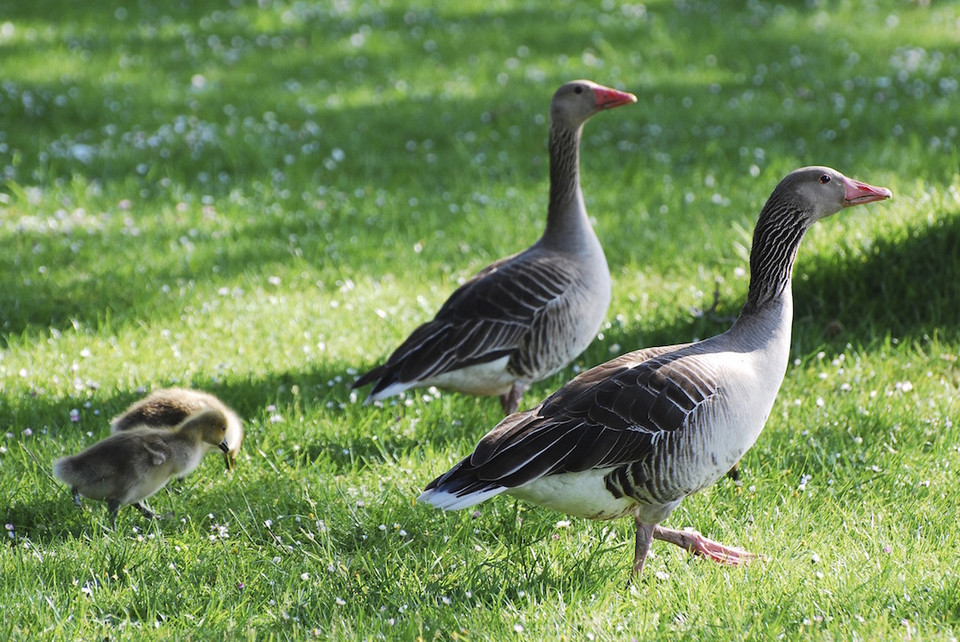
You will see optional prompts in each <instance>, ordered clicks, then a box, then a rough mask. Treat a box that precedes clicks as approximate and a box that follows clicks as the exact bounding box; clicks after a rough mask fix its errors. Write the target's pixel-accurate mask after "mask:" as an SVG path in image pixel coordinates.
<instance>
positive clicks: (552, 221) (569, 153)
mask: <svg viewBox="0 0 960 642" xmlns="http://www.w3.org/2000/svg"><path fill="white" fill-rule="evenodd" d="M582 132H583V125H580V126H579V127H577V128H576V129H570V128H568V127H561V126H557V125H554V124H553V123H551V125H550V202H549V205H548V207H547V229H546V231H545V232H544V237H550V238H556V239H564V238H568V237H569V236H570V235H571V234H572V235H575V236H576V235H577V234H576V232H577V230H578V229H579V228H580V227H581V226H582V223H583V222H582V221H581V220H579V219H581V218H582V219H584V221H585V220H586V208H585V207H584V204H583V194H582V193H581V192H580V136H581V133H582Z"/></svg>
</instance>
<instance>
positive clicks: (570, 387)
mask: <svg viewBox="0 0 960 642" xmlns="http://www.w3.org/2000/svg"><path fill="white" fill-rule="evenodd" d="M890 195H891V194H890V190H888V189H885V188H880V187H873V186H870V185H867V184H865V183H860V182H858V181H854V180H851V179H849V178H847V177H845V176H844V175H843V174H841V173H840V172H837V171H835V170H833V169H829V168H827V167H805V168H802V169H798V170H796V171H794V172H791V173H790V174H788V175H787V176H786V178H784V179H783V180H782V181H781V182H780V184H779V185H777V187H776V189H775V190H774V191H773V193H772V194H771V196H770V198H769V199H768V200H767V202H766V205H764V207H763V211H762V212H761V213H760V218H759V220H758V221H757V226H756V229H755V231H754V236H753V249H752V252H751V254H750V287H749V293H748V295H747V302H746V304H745V305H744V307H743V309H742V311H741V313H740V316H739V317H738V318H737V320H736V321H735V322H734V323H733V326H732V327H731V328H730V329H729V330H727V331H726V332H724V333H722V334H720V335H717V336H715V337H712V338H709V339H706V340H703V341H700V342H697V343H688V344H682V345H673V346H666V347H656V348H647V349H643V350H638V351H636V352H631V353H628V354H625V355H622V356H620V357H617V358H616V359H613V360H612V361H608V362H607V363H604V364H602V365H599V366H597V367H595V368H592V369H590V370H588V371H586V372H584V373H582V374H580V375H579V376H577V377H576V378H575V379H573V380H572V381H570V382H569V383H568V384H566V385H565V386H563V387H562V388H560V389H559V390H558V391H557V392H556V393H554V394H553V395H552V396H550V397H549V398H548V399H547V400H546V401H544V402H543V403H542V404H540V405H539V406H537V407H536V408H534V409H532V410H528V411H525V412H520V413H516V414H513V415H510V416H509V417H506V418H505V419H504V420H503V421H501V422H500V424H499V425H498V426H497V427H496V428H494V429H493V430H492V431H490V432H489V433H488V434H487V435H486V436H484V437H483V438H482V439H481V440H480V443H479V444H478V445H477V447H476V449H475V450H474V451H473V453H472V454H470V455H469V456H467V457H466V458H465V459H463V460H462V461H461V462H460V463H458V464H457V465H456V466H454V467H453V468H452V469H451V470H450V471H449V472H447V473H445V474H444V475H442V476H440V477H438V478H437V479H435V480H434V481H432V482H430V484H428V485H427V487H426V489H425V490H424V492H423V494H422V495H421V496H420V497H419V500H420V501H423V502H427V503H429V504H432V505H434V506H437V507H439V508H444V509H448V510H453V509H460V508H465V507H467V506H471V505H473V504H476V503H477V502H480V501H482V500H484V499H487V498H488V497H492V496H494V495H497V494H499V493H504V492H505V493H508V494H510V495H513V496H515V497H518V498H520V499H523V500H526V501H530V502H533V503H535V504H539V505H542V506H546V507H548V508H552V509H554V510H558V511H562V512H564V513H568V514H570V515H575V516H579V517H586V518H590V519H613V518H617V517H621V516H626V515H632V516H633V518H634V521H635V522H636V527H637V539H636V550H635V554H634V560H633V572H632V573H631V578H632V577H634V576H635V575H637V574H639V573H640V572H641V570H642V569H643V562H644V559H645V558H646V555H647V551H648V550H649V548H650V544H651V542H652V540H653V539H654V538H656V539H661V540H664V541H668V542H672V543H674V544H677V545H679V546H682V547H683V548H685V549H687V550H688V551H690V552H692V553H695V554H700V555H704V556H707V557H709V558H711V559H713V560H715V561H718V562H725V563H730V564H738V563H740V562H741V561H745V560H748V559H750V558H751V557H753V555H752V554H750V553H748V552H746V551H743V550H741V549H738V548H732V547H727V546H724V545H722V544H720V543H718V542H714V541H711V540H709V539H707V538H705V537H703V536H702V535H700V534H699V533H696V532H692V531H679V530H672V529H667V528H664V527H662V526H660V522H662V521H663V520H665V519H666V518H667V516H668V515H670V513H671V512H672V511H673V510H674V509H675V508H677V506H678V505H679V504H680V502H681V500H682V499H683V498H684V497H686V496H688V495H690V494H692V493H695V492H697V491H698V490H701V489H703V488H705V487H706V486H709V485H710V484H712V483H714V482H715V481H717V480H718V479H720V478H721V477H722V476H723V475H724V474H725V473H726V472H727V471H728V470H730V468H731V466H733V464H735V463H736V462H737V461H738V460H739V459H740V457H741V456H742V455H743V454H744V453H745V452H746V451H747V449H749V448H750V446H752V445H753V443H754V441H755V440H756V439H757V436H758V435H759V434H760V431H761V429H762V428H763V425H764V423H765V422H766V420H767V416H768V415H769V414H770V410H771V408H772V407H773V402H774V399H776V396H777V392H778V391H779V389H780V384H781V383H782V381H783V377H784V374H785V372H786V368H787V361H788V356H789V350H790V330H791V323H792V317H793V297H792V294H791V275H792V271H793V262H794V258H795V257H796V253H797V248H798V247H799V245H800V240H801V239H802V238H803V235H804V233H805V232H806V231H807V229H808V228H809V227H810V226H811V225H813V223H815V222H816V221H818V220H819V219H821V218H824V217H826V216H830V215H831V214H834V213H836V212H838V211H839V210H841V209H843V208H845V207H849V206H852V205H859V204H861V203H869V202H871V201H879V200H882V199H886V198H889V197H890Z"/></svg>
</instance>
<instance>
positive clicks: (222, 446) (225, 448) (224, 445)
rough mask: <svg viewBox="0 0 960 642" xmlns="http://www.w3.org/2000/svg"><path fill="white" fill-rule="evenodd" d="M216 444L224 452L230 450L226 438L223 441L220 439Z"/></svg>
mask: <svg viewBox="0 0 960 642" xmlns="http://www.w3.org/2000/svg"><path fill="white" fill-rule="evenodd" d="M218 446H219V447H220V450H222V451H223V452H224V453H228V452H230V446H229V445H228V444H227V440H226V439H224V440H223V441H221V442H220V443H219V444H218Z"/></svg>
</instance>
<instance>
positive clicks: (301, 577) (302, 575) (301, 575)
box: [300, 573, 310, 582]
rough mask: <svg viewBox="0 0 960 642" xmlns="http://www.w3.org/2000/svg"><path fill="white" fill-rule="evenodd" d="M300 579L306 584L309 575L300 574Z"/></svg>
mask: <svg viewBox="0 0 960 642" xmlns="http://www.w3.org/2000/svg"><path fill="white" fill-rule="evenodd" d="M300 579H301V580H303V581H304V582H306V581H307V580H309V579H310V573H300Z"/></svg>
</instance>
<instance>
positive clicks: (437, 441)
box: [0, 0, 960, 640]
mask: <svg viewBox="0 0 960 642" xmlns="http://www.w3.org/2000/svg"><path fill="white" fill-rule="evenodd" d="M927 4H930V5H931V6H925V5H927ZM958 20H960V4H958V3H956V2H936V3H922V2H917V3H905V2H899V1H894V0H876V1H875V2H869V3H859V2H844V1H837V2H822V3H784V4H777V5H774V4H768V3H764V2H750V3H744V4H742V5H741V4H740V3H737V5H736V6H733V5H732V4H731V3H725V2H719V1H709V2H708V1H697V0H691V1H683V2H661V1H659V0H654V1H651V2H647V3H645V5H639V4H635V5H629V6H627V5H622V6H621V5H619V4H617V3H613V2H606V3H593V2H579V1H574V0H570V1H564V2H560V3H538V2H532V1H526V2H525V1H519V0H517V1H508V0H493V1H491V0H484V1H483V2H480V1H475V0H464V1H461V2H456V3H436V4H435V5H434V4H431V3H427V2H413V3H401V2H398V1H396V0H393V1H391V0H383V1H382V2H379V3H374V2H361V1H359V0H358V1H355V2H354V1H351V0H343V1H339V0H338V1H337V2H329V3H328V2H321V3H317V4H309V3H300V2H297V3H294V2H279V1H278V2H269V1H268V2H261V3H252V2H247V1H245V0H236V1H233V2H230V3H221V2H210V1H199V2H181V3H170V2H151V1H149V0H144V1H142V2H138V3H128V2H124V3H120V2H100V3H73V2H64V1H63V0H36V1H34V2H29V3H27V2H18V3H6V4H4V5H3V6H2V7H0V60H2V68H3V73H2V80H0V248H3V249H2V251H0V429H2V432H0V520H2V523H3V524H5V525H6V530H4V531H2V532H0V537H3V538H4V540H5V542H6V544H5V545H4V546H3V548H2V552H0V594H2V595H3V596H4V599H3V600H2V605H0V638H7V637H10V638H14V639H28V638H29V639H39V638H40V636H42V637H44V638H46V639H51V638H57V639H94V638H111V639H133V638H138V639H139V638H140V637H142V636H150V637H152V638H164V639H171V638H194V639H208V638H230V639H237V638H244V637H246V638H262V639H287V638H295V639H303V638H308V637H312V636H315V637H320V638H327V637H337V638H339V639H351V638H356V639H373V638H389V639H412V638H416V637H418V636H419V637H422V638H423V639H453V638H456V639H505V638H530V639H556V638H559V637H560V636H563V637H565V638H566V639H585V638H586V639H630V638H638V639H692V638H696V639H723V640H725V639H730V638H739V639H758V640H767V639H772V638H774V637H776V636H782V637H785V638H787V639H799V638H807V637H813V638H824V639H862V640H875V639H890V638H897V639H901V638H906V639H956V638H957V637H958V635H960V576H958V571H957V569H958V568H960V553H958V551H960V534H958V530H957V510H958V508H957V507H958V506H960V484H958V470H960V447H958V444H960V431H958V428H957V426H956V424H955V423H954V422H955V421H956V418H957V416H958V411H960V401H958V399H960V397H958V391H957V388H958V387H960V370H958V364H957V359H958V354H960V165H958V147H957V141H958V124H957V116H956V114H957V103H958V100H960V88H958V85H957V79H958V78H960V39H958V36H957V24H958ZM578 77H588V78H591V79H593V80H595V81H597V82H601V83H603V84H607V85H612V86H616V87H620V88H623V89H627V90H630V91H633V92H635V93H636V94H637V95H638V96H639V103H638V104H637V105H635V106H630V107H624V108H622V109H618V110H616V111H613V112H610V113H604V114H601V115H599V116H597V117H596V118H595V119H593V120H592V121H591V122H590V123H589V124H588V126H587V130H586V133H585V137H584V141H583V150H582V151H583V159H582V160H583V163H582V169H583V187H584V192H585V196H586V200H587V205H588V208H589V210H590V212H591V214H592V215H593V216H594V217H595V218H596V227H597V232H598V234H599V236H600V238H601V241H602V242H603V243H604V246H605V248H606V252H607V258H608V261H609V263H610V266H611V270H612V273H613V275H614V281H615V282H614V296H613V302H612V304H611V308H610V312H609V314H608V321H609V322H608V324H607V326H606V327H605V328H604V329H603V330H602V333H601V336H600V337H599V338H598V340H597V341H595V342H594V343H593V344H592V345H591V347H590V348H589V349H588V350H587V351H586V352H585V353H584V354H583V355H582V356H581V357H580V358H579V359H578V361H577V364H576V367H578V368H584V367H588V366H591V365H593V364H596V363H599V362H601V361H603V360H605V359H607V358H609V357H611V356H613V355H616V354H619V353H621V352H624V351H627V350H630V349H634V348H637V347H642V346H647V345H656V344H662V343H667V342H679V341H686V340H690V339H692V338H697V337H705V336H709V335H711V334H714V333H716V332H719V331H721V330H722V329H724V328H725V326H726V324H727V321H726V320H724V317H728V316H730V315H735V314H736V313H737V311H738V309H739V306H740V305H741V304H742V301H743V299H744V296H745V293H746V286H747V278H746V276H745V275H744V274H743V273H742V270H743V269H745V268H746V260H747V255H748V251H749V245H750V234H751V230H752V227H753V223H754V221H755V219H756V216H757V213H758V212H759V209H760V206H761V205H762V203H763V201H764V200H765V198H766V196H767V195H768V194H769V193H770V191H771V190H772V189H773V187H774V185H775V184H776V183H777V181H779V179H780V178H781V177H782V176H783V175H784V174H785V173H786V172H788V171H789V170H791V169H794V168H795V167H798V166H800V165H806V164H827V165H831V166H834V167H836V168H837V169H839V170H841V171H843V172H844V173H846V174H848V175H850V176H853V177H856V178H859V179H862V180H865V181H867V182H871V183H873V184H877V185H884V186H887V187H890V188H891V189H892V190H893V192H894V194H895V197H894V199H893V200H892V201H889V202H885V203H876V204H871V205H868V206H865V207H858V208H855V209H853V210H850V211H846V212H844V213H841V214H839V215H838V216H836V217H834V218H832V219H830V220H827V221H825V222H823V223H822V224H820V225H818V226H817V227H816V228H815V229H814V230H813V231H812V232H811V233H810V234H809V235H808V238H807V239H806V240H805V241H804V244H803V246H802V247H801V250H800V255H799V258H798V261H797V265H796V271H795V288H794V291H795V302H796V317H795V321H796V322H795V327H794V338H793V347H792V359H793V361H792V364H791V366H790V368H789V369H788V372H787V377H786V380H785V382H784V384H783V388H782V390H781V393H780V396H779V398H778V401H777V404H776V406H775V409H774V412H773V414H772V416H771V418H770V420H769V422H768V424H767V427H766V430H765V432H764V434H763V435H761V437H760V439H759V441H758V442H757V444H756V446H755V447H754V449H753V450H752V451H750V452H749V453H748V454H747V456H746V457H745V459H744V461H743V466H744V476H745V479H744V482H743V485H742V486H741V487H737V486H735V485H734V484H733V483H732V482H730V481H729V480H723V481H721V482H720V483H718V484H717V485H715V486H714V487H712V488H710V489H707V490H706V491H704V492H702V493H700V494H699V495H696V496H694V497H692V498H690V499H689V500H688V501H686V502H685V503H684V505H683V506H682V507H681V508H680V509H678V510H677V511H676V512H675V513H674V514H673V515H672V516H671V518H670V520H669V524H670V525H672V526H677V527H682V526H693V527H696V528H697V529H698V530H700V531H702V532H704V533H705V534H708V535H709V536H712V537H714V538H716V539H719V540H721V541H723V542H725V543H728V544H735V545H740V546H743V547H745V548H747V549H749V550H752V551H754V552H757V553H762V554H763V555H765V556H766V558H767V559H766V560H765V561H761V562H758V563H755V564H752V565H751V566H749V567H746V568H727V567H720V566H716V565H712V564H711V563H709V562H705V561H702V560H697V559H690V558H688V556H687V555H686V554H684V553H683V552H682V551H680V550H679V549H675V548H674V547H669V546H666V545H663V544H660V543H657V544H655V545H654V548H653V550H654V553H655V557H653V558H651V559H650V560H649V561H648V564H647V568H646V569H645V570H644V576H643V578H642V580H641V581H640V582H638V583H636V585H635V586H634V587H633V588H631V589H629V590H624V584H625V582H626V579H627V575H628V571H629V562H630V560H631V554H632V537H633V532H632V525H631V524H630V523H629V520H621V521H618V522H612V523H593V522H587V521H584V520H570V523H569V525H566V524H565V523H564V521H563V520H566V517H565V516H563V515H560V514H557V513H552V512H550V511H547V510H544V509H540V508H538V507H532V506H527V505H524V504H519V503H517V502H514V501H512V500H510V499H509V498H506V497H498V498H495V499H493V500H491V501H488V502H487V503H485V504H483V505H481V506H479V507H478V508H479V511H478V512H477V513H476V514H471V511H465V512H463V513H454V514H444V513H441V512H439V511H435V510H432V509H430V508H427V507H423V506H419V505H415V504H414V503H413V499H414V498H415V497H416V496H417V494H418V493H419V491H420V489H421V488H422V487H423V485H424V484H425V483H427V482H428V481H429V480H430V479H432V478H433V477H434V476H435V475H437V474H439V473H441V472H443V471H444V470H446V468H447V467H448V466H449V465H450V464H452V463H454V462H455V461H456V460H457V459H458V458H459V457H461V456H462V455H463V454H465V453H467V452H468V451H469V450H470V449H471V448H472V447H473V445H474V444H475V442H476V441H477V439H478V438H479V437H480V436H481V435H482V434H483V433H484V432H485V431H486V430H487V429H489V428H491V427H492V426H493V425H495V424H496V422H497V421H498V419H499V404H498V403H497V402H496V400H492V399H475V398H468V397H463V396H458V395H455V394H445V393H444V394H433V393H431V392H427V391H420V392H417V393H415V394H410V395H408V396H407V397H405V398H402V399H399V400H392V401H390V402H389V403H386V404H384V405H383V406H382V407H363V406H361V405H360V403H359V400H358V398H357V397H356V396H352V395H351V394H350V392H349V390H348V385H349V382H350V381H352V379H353V375H355V374H356V372H358V371H361V370H363V369H365V368H368V367H370V366H372V365H374V364H375V363H377V362H379V361H380V360H382V359H383V358H385V356H386V355H387V354H388V353H389V351H390V350H391V349H392V348H393V347H395V346H396V345H397V344H398V343H399V342H400V341H401V340H402V339H403V338H404V337H405V336H406V335H407V333H409V331H410V330H412V329H413V328H414V327H415V326H416V325H417V324H418V323H420V322H422V321H424V320H426V319H428V318H430V317H431V316H432V314H433V313H434V312H435V311H436V309H437V308H438V306H439V305H440V304H441V303H442V301H443V300H444V298H445V297H446V295H447V294H448V293H449V292H450V291H451V290H452V289H453V288H454V287H455V286H456V284H457V283H458V281H459V280H461V279H463V278H465V277H467V276H469V275H470V274H471V273H472V272H473V271H474V270H476V269H478V268H480V267H482V266H483V265H484V264H486V263H487V262H489V261H490V260H493V259H495V258H498V257H500V256H503V255H505V254H507V253H510V252H514V251H517V250H519V249H522V248H523V247H525V246H526V245H528V244H529V243H531V242H532V241H533V240H535V239H536V238H537V237H538V236H539V234H540V232H541V230H542V226H543V220H544V208H545V202H546V189H547V168H546V153H545V147H546V145H545V141H546V124H545V120H544V119H545V114H546V109H547V104H548V101H549V98H550V95H551V94H552V92H553V90H554V89H555V87H556V86H557V85H559V84H560V83H561V82H564V81H566V80H569V79H572V78H578ZM715 291H716V293H717V295H718V297H719V298H718V306H717V309H716V311H715V313H712V314H702V313H701V312H700V311H701V310H704V309H708V308H710V307H711V305H712V303H713V299H714V292H715ZM572 373H573V368H568V369H567V370H566V371H564V372H562V373H560V374H558V375H557V376H555V377H553V378H551V379H550V380H548V381H545V382H542V383H540V384H537V385H535V386H534V387H533V389H532V390H531V391H530V392H529V393H528V396H527V398H526V404H525V405H526V406H529V405H530V404H532V403H534V402H535V401H536V400H538V399H540V398H542V397H543V396H545V395H547V394H549V393H550V392H551V391H552V390H554V389H556V388H557V387H558V386H560V385H561V384H562V383H563V382H564V381H565V380H567V379H569V378H570V376H572ZM171 384H178V385H191V386H195V387H199V388H203V389H206V390H209V391H211V392H214V393H215V394H218V395H219V396H221V397H222V398H223V399H224V400H226V401H227V402H228V403H230V404H231V405H232V406H234V407H235V408H236V409H237V410H238V411H239V412H240V414H241V415H242V416H243V417H244V418H245V419H246V426H247V441H246V442H245V445H244V450H243V451H242V452H241V455H240V460H239V466H238V469H237V470H236V472H235V473H234V474H232V475H231V474H226V473H224V472H223V471H222V466H221V464H220V461H219V458H214V457H211V458H209V460H208V461H205V462H204V464H203V465H202V466H201V467H200V468H199V469H198V470H197V471H196V472H195V473H194V474H193V475H191V476H190V477H188V478H187V479H186V480H184V481H183V482H181V483H174V484H172V485H171V488H170V489H169V491H162V492H161V493H159V494H158V495H156V496H155V497H154V498H152V499H151V501H150V503H151V505H152V506H153V508H154V509H156V510H158V511H160V512H163V513H170V514H172V516H171V517H170V518H169V519H165V520H161V521H158V522H154V523H150V522H145V521H144V520H143V519H142V518H141V517H140V516H139V515H138V514H137V513H136V512H135V511H133V510H131V509H127V510H124V511H122V512H121V515H120V517H119V518H118V520H117V524H116V528H115V529H111V528H110V527H109V525H108V524H109V522H108V519H107V516H106V510H105V508H104V507H103V506H101V505H97V504H96V503H91V502H88V503H87V507H86V508H84V509H83V510H77V509H76V508H75V507H74V506H73V505H72V503H71V502H70V500H69V495H68V492H67V490H66V489H65V488H63V487H62V486H60V485H59V484H58V483H57V482H56V481H55V480H53V479H52V477H51V476H50V473H49V471H50V465H51V463H52V461H53V459H55V458H56V457H58V456H60V455H61V454H64V453H69V452H75V451H78V450H80V449H81V448H83V447H85V446H87V445H89V444H90V443H92V442H93V441H94V440H95V439H97V438H99V437H102V436H104V435H105V434H107V431H108V428H107V426H108V420H109V418H110V417H112V416H113V415H115V414H116V413H118V412H120V411H121V410H122V409H123V408H124V407H125V406H126V405H127V404H129V403H130V402H131V401H133V400H135V399H137V398H139V397H141V396H142V395H143V393H144V392H145V391H146V390H148V389H151V388H154V387H159V386H166V385H171ZM360 399H362V396H361V397H360ZM74 410H76V411H77V413H76V415H77V421H71V412H72V411H74Z"/></svg>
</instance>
